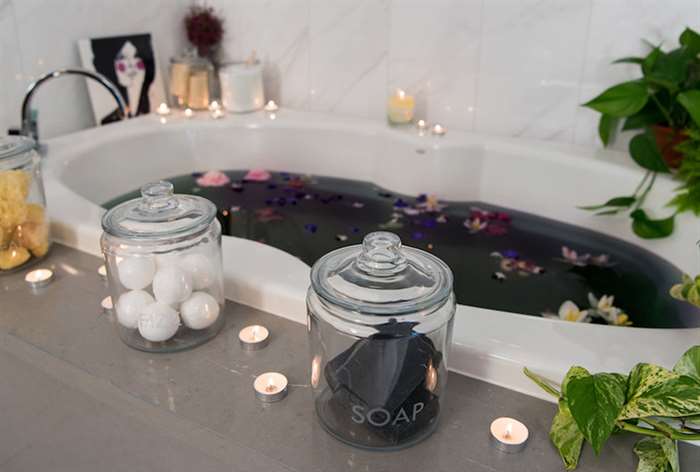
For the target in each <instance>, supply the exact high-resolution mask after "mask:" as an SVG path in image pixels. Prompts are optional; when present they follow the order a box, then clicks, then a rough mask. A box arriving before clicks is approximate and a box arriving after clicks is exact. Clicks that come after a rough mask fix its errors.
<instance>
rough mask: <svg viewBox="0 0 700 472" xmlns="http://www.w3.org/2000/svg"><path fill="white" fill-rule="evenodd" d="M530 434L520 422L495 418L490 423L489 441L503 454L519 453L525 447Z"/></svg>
mask: <svg viewBox="0 0 700 472" xmlns="http://www.w3.org/2000/svg"><path fill="white" fill-rule="evenodd" d="M529 436H530V432H529V431H528V429H527V426H525V425H524V424H523V423H521V422H520V421H518V420H516V419H513V418H496V419H495V420H493V422H492V423H491V439H492V440H493V441H494V444H495V445H496V448H497V449H498V450H500V451H503V452H508V453H512V452H519V451H521V450H522V449H523V448H524V447H525V443H527V438H528V437H529Z"/></svg>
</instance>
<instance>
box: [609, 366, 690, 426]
mask: <svg viewBox="0 0 700 472" xmlns="http://www.w3.org/2000/svg"><path fill="white" fill-rule="evenodd" d="M626 397H627V402H626V404H625V406H624V408H623V409H622V411H621V412H620V415H619V417H618V419H620V420H624V419H632V418H647V417H650V416H668V417H679V416H687V415H695V414H698V413H700V382H698V381H697V380H695V379H694V378H692V377H689V376H687V375H680V374H678V373H675V372H672V371H670V370H668V369H664V368H663V367H659V366H657V365H652V364H637V365H636V366H635V368H634V369H633V370H632V372H631V373H630V376H629V381H628V383H627V395H626Z"/></svg>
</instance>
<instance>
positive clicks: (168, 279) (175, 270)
mask: <svg viewBox="0 0 700 472" xmlns="http://www.w3.org/2000/svg"><path fill="white" fill-rule="evenodd" d="M191 294H192V278H191V277H190V274H189V273H187V272H186V271H184V270H183V269H181V268H180V267H178V266H171V265H168V266H165V267H163V268H161V269H158V272H156V275H155V277H153V295H155V296H156V300H158V301H159V302H162V303H167V304H168V305H176V304H178V303H182V302H184V301H185V300H187V299H188V298H190V295H191Z"/></svg>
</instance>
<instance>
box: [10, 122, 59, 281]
mask: <svg viewBox="0 0 700 472" xmlns="http://www.w3.org/2000/svg"><path fill="white" fill-rule="evenodd" d="M34 147H35V146H34V141H33V140H32V139H29V138H25V137H21V136H7V137H0V273H2V272H4V271H9V270H12V269H16V268H18V267H23V266H24V265H25V264H28V263H30V262H31V261H33V260H37V259H41V258H42V257H44V256H45V255H46V253H47V252H48V251H49V246H50V240H49V222H48V218H47V216H46V197H45V195H44V185H43V183H42V180H41V159H40V157H39V154H38V153H37V152H36V151H35V150H34Z"/></svg>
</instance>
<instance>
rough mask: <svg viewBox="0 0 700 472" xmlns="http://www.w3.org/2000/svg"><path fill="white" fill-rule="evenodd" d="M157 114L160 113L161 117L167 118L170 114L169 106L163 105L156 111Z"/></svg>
mask: <svg viewBox="0 0 700 472" xmlns="http://www.w3.org/2000/svg"><path fill="white" fill-rule="evenodd" d="M156 113H158V114H159V115H160V116H166V115H169V114H170V107H169V106H168V104H167V103H161V104H160V105H158V108H157V109H156Z"/></svg>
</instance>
